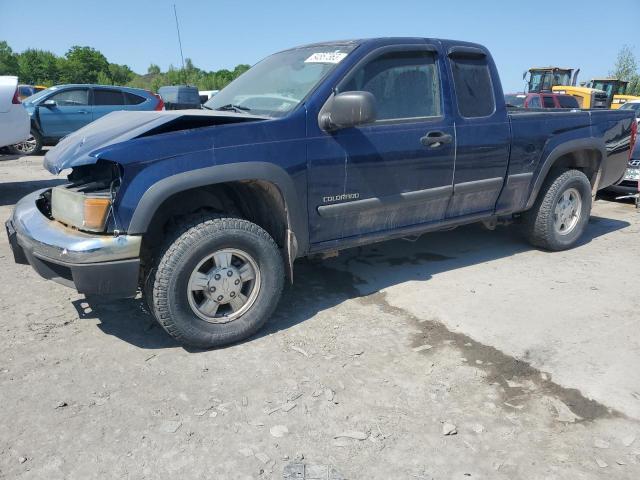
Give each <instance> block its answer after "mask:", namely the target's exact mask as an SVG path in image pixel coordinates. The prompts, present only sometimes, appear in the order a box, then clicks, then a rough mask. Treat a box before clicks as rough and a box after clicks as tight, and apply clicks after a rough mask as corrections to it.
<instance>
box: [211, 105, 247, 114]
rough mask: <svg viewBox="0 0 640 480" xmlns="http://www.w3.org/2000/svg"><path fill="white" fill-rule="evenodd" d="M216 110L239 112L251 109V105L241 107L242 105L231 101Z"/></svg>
mask: <svg viewBox="0 0 640 480" xmlns="http://www.w3.org/2000/svg"><path fill="white" fill-rule="evenodd" d="M216 110H222V111H227V112H229V111H231V112H237V113H245V112H248V111H250V110H251V109H250V108H249V107H241V106H240V105H234V104H233V103H229V104H227V105H223V106H221V107H218V108H216Z"/></svg>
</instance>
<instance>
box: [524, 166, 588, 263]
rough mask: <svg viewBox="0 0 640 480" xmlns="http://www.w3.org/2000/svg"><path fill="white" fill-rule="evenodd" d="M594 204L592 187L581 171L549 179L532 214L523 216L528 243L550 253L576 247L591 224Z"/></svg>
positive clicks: (562, 173)
mask: <svg viewBox="0 0 640 480" xmlns="http://www.w3.org/2000/svg"><path fill="white" fill-rule="evenodd" d="M591 202H592V198H591V183H590V182H589V179H588V178H587V176H586V175H585V174H584V173H582V172H581V171H579V170H567V171H564V172H559V173H557V174H556V175H554V176H550V177H549V178H548V179H547V180H546V181H545V183H544V185H543V187H542V189H541V190H540V193H539V194H538V198H537V199H536V202H535V203H534V205H533V207H532V208H531V210H529V211H527V212H525V213H524V215H523V217H524V230H525V235H526V237H527V239H528V240H529V242H530V243H531V244H532V245H534V246H536V247H541V248H544V249H547V250H553V251H559V250H566V249H568V248H571V247H573V246H574V245H575V244H576V242H577V241H578V240H579V239H580V237H581V236H582V234H583V233H584V231H585V229H586V227H587V224H588V223H589V216H590V215H591Z"/></svg>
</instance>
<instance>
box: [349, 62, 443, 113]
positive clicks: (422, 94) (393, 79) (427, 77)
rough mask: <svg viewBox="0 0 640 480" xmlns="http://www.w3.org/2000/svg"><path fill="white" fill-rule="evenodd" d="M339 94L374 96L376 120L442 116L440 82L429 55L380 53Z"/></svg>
mask: <svg viewBox="0 0 640 480" xmlns="http://www.w3.org/2000/svg"><path fill="white" fill-rule="evenodd" d="M340 91H342V92H347V91H366V92H369V93H371V94H373V96H374V97H375V99H376V108H377V119H378V121H380V120H401V119H410V118H424V117H437V116H440V115H441V105H440V82H439V80H438V70H437V64H436V59H435V56H434V55H433V53H431V52H426V51H413V52H411V51H409V52H391V53H386V54H383V55H381V56H379V57H377V58H376V59H374V60H372V61H370V62H368V63H367V64H366V65H364V66H362V67H360V68H358V70H356V71H355V73H354V74H353V75H352V76H351V77H350V79H349V80H348V82H347V83H346V85H344V86H342V87H341V88H340Z"/></svg>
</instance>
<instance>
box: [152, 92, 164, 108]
mask: <svg viewBox="0 0 640 480" xmlns="http://www.w3.org/2000/svg"><path fill="white" fill-rule="evenodd" d="M154 95H155V97H156V98H157V99H158V104H157V105H156V108H155V109H156V110H157V111H160V110H164V100H162V97H161V96H160V95H157V94H155V93H154Z"/></svg>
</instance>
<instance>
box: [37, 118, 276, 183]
mask: <svg viewBox="0 0 640 480" xmlns="http://www.w3.org/2000/svg"><path fill="white" fill-rule="evenodd" d="M186 117H191V118H197V120H199V121H200V122H199V125H198V126H200V127H202V126H207V125H211V126H213V125H221V124H225V123H235V122H237V121H251V120H266V118H265V117H258V116H254V115H248V114H240V113H235V112H222V111H210V110H167V111H158V112H156V111H153V112H130V111H120V112H112V113H110V114H108V115H105V116H104V117H102V118H100V119H98V120H96V121H95V122H92V123H90V124H89V125H87V126H85V127H83V128H81V129H80V130H77V131H75V132H73V133H71V134H70V135H67V136H66V137H64V138H63V139H62V140H61V141H60V142H59V143H58V144H57V145H56V146H55V147H54V148H52V149H51V150H49V151H48V152H47V154H46V155H45V157H44V167H45V168H46V169H47V170H49V171H50V172H51V173H53V174H55V175H57V174H58V173H60V172H61V171H62V170H64V169H66V168H72V167H77V166H80V165H88V164H92V163H95V162H96V161H97V160H98V157H97V155H94V152H96V151H97V150H99V149H102V148H104V147H107V146H109V145H114V144H116V143H121V142H124V141H127V140H131V139H133V138H137V137H139V136H142V135H144V134H145V133H147V132H150V131H151V130H154V129H157V128H158V127H161V126H166V125H167V124H169V123H170V122H174V121H178V120H181V119H185V118H186ZM192 128H195V127H192Z"/></svg>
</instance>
